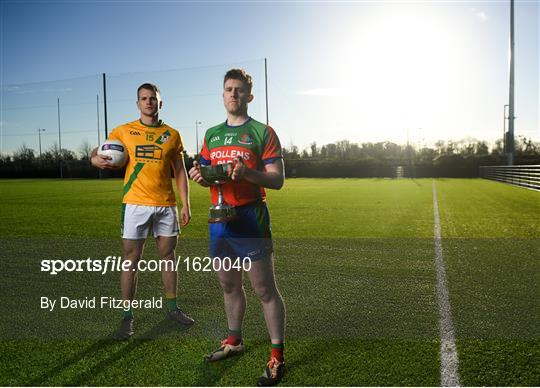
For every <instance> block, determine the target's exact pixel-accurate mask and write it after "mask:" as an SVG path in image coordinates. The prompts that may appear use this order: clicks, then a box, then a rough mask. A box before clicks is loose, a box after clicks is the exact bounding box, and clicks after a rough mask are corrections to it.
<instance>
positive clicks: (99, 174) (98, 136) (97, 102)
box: [90, 94, 101, 179]
mask: <svg viewBox="0 0 540 388" xmlns="http://www.w3.org/2000/svg"><path fill="white" fill-rule="evenodd" d="M96 118H97V143H98V147H99V146H100V145H101V136H100V134H99V94H96ZM90 159H92V156H90ZM98 177H99V179H101V168H98Z"/></svg>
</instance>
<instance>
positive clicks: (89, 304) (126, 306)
mask: <svg viewBox="0 0 540 388" xmlns="http://www.w3.org/2000/svg"><path fill="white" fill-rule="evenodd" d="M56 307H59V308H61V309H95V308H100V309H107V308H109V309H122V310H124V311H129V310H130V309H161V308H163V298H162V297H159V298H156V297H152V299H133V300H122V299H116V298H111V297H110V296H102V297H100V298H99V299H98V298H97V297H96V296H94V297H92V298H88V297H86V298H84V299H71V298H68V297H67V296H62V297H60V298H56V299H52V298H48V297H46V296H42V297H41V308H42V309H47V310H49V311H53V310H54V309H55V308H56Z"/></svg>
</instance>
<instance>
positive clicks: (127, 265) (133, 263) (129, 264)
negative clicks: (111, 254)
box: [122, 257, 139, 272]
mask: <svg viewBox="0 0 540 388" xmlns="http://www.w3.org/2000/svg"><path fill="white" fill-rule="evenodd" d="M138 262H139V257H136V258H132V259H130V258H126V259H124V262H123V263H122V269H123V270H127V271H132V272H137V268H138V267H137V263H138Z"/></svg>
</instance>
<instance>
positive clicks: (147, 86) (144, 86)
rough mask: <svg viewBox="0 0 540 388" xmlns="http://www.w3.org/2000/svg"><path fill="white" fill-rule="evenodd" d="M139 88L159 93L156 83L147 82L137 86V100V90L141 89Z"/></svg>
mask: <svg viewBox="0 0 540 388" xmlns="http://www.w3.org/2000/svg"><path fill="white" fill-rule="evenodd" d="M141 89H146V90H151V91H153V92H154V93H156V94H161V93H160V92H159V88H158V86H157V85H154V84H151V83H148V82H147V83H144V84H142V85H141V86H139V87H138V88H137V100H139V92H140V91H141Z"/></svg>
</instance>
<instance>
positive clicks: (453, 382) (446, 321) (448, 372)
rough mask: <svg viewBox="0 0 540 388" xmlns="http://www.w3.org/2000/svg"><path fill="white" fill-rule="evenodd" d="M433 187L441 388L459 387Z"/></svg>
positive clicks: (456, 358) (435, 194)
mask: <svg viewBox="0 0 540 388" xmlns="http://www.w3.org/2000/svg"><path fill="white" fill-rule="evenodd" d="M432 185H433V216H434V219H435V226H434V232H435V233H434V234H435V264H436V269H437V296H438V302H439V320H440V322H439V329H440V335H441V349H440V353H441V386H442V387H458V386H459V373H458V365H459V359H458V353H457V348H456V341H455V338H454V325H453V323H452V311H451V308H450V298H449V295H448V287H447V286H446V271H445V269H444V259H443V250H442V241H441V223H440V219H439V206H438V205H437V191H436V190H435V181H434V180H433V181H432Z"/></svg>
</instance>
